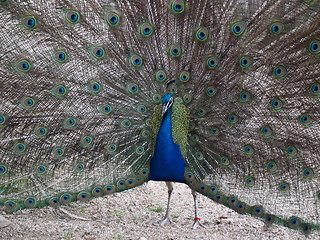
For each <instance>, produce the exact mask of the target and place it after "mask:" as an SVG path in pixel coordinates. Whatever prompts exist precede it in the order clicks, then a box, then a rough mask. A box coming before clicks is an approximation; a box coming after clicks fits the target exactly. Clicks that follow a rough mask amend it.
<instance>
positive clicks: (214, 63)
mask: <svg viewBox="0 0 320 240" xmlns="http://www.w3.org/2000/svg"><path fill="white" fill-rule="evenodd" d="M219 64H220V60H219V58H218V57H217V56H215V55H210V56H208V57H207V59H206V66H207V68H208V69H210V70H212V69H215V68H217V67H218V66H219Z"/></svg>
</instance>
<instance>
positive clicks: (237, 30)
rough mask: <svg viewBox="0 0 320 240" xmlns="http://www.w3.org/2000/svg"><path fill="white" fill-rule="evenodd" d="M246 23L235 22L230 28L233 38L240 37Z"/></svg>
mask: <svg viewBox="0 0 320 240" xmlns="http://www.w3.org/2000/svg"><path fill="white" fill-rule="evenodd" d="M246 27H247V26H246V23H245V22H244V21H238V22H235V23H234V24H233V25H232V27H231V32H232V33H233V35H235V36H237V37H238V36H241V35H242V34H243V33H244V32H245V30H246Z"/></svg>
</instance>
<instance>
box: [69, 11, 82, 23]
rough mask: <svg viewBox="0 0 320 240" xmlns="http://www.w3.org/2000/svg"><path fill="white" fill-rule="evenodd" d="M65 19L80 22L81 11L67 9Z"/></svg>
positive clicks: (70, 21)
mask: <svg viewBox="0 0 320 240" xmlns="http://www.w3.org/2000/svg"><path fill="white" fill-rule="evenodd" d="M65 19H66V20H67V21H68V22H69V23H72V24H74V23H78V22H80V12H79V11H77V10H66V11H65Z"/></svg>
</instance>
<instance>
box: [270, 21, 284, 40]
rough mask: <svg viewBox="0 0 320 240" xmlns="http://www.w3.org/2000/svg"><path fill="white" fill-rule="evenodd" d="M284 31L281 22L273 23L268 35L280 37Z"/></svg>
mask: <svg viewBox="0 0 320 240" xmlns="http://www.w3.org/2000/svg"><path fill="white" fill-rule="evenodd" d="M284 30H285V26H284V24H283V23H282V22H281V21H275V22H273V23H272V24H271V25H270V33H271V34H273V35H275V36H276V35H280V34H281V33H283V32H284Z"/></svg>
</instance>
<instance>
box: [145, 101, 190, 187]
mask: <svg viewBox="0 0 320 240" xmlns="http://www.w3.org/2000/svg"><path fill="white" fill-rule="evenodd" d="M171 116H172V108H171V107H170V108H169V109H168V110H167V111H166V113H165V114H164V116H163V119H162V122H161V125H160V129H159V132H158V135H157V138H156V144H155V150H154V155H153V157H152V159H151V162H150V174H149V180H154V181H171V182H182V183H184V182H185V180H184V169H185V166H186V164H185V162H184V158H183V156H182V154H181V151H180V147H179V145H178V144H176V143H174V141H173V138H172V118H171Z"/></svg>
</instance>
